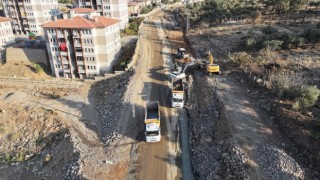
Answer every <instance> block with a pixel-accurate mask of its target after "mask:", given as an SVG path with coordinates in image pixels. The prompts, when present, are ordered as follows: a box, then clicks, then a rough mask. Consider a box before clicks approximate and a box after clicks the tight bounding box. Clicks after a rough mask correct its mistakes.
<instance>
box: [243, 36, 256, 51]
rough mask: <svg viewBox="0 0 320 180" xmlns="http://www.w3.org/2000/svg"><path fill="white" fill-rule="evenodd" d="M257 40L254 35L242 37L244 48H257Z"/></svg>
mask: <svg viewBox="0 0 320 180" xmlns="http://www.w3.org/2000/svg"><path fill="white" fill-rule="evenodd" d="M258 44H259V43H258V41H257V40H256V39H255V38H254V37H245V38H244V48H245V49H246V50H255V49H257V48H258V46H259V45H258Z"/></svg>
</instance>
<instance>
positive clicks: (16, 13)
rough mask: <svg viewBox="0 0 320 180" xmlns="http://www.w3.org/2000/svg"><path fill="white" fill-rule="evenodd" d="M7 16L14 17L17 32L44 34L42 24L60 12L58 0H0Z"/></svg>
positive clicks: (14, 30)
mask: <svg viewBox="0 0 320 180" xmlns="http://www.w3.org/2000/svg"><path fill="white" fill-rule="evenodd" d="M0 1H1V2H2V5H3V10H4V13H5V16H6V17H9V18H11V19H12V28H13V32H14V33H15V34H27V33H28V32H32V33H35V34H36V35H40V36H41V35H44V33H43V29H42V28H41V27H40V25H41V24H44V23H46V22H50V21H52V20H53V18H54V16H56V15H58V14H59V4H58V0H0Z"/></svg>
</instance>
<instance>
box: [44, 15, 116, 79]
mask: <svg viewBox="0 0 320 180" xmlns="http://www.w3.org/2000/svg"><path fill="white" fill-rule="evenodd" d="M42 27H43V29H44V32H45V37H46V41H47V51H48V54H49V59H50V65H51V70H52V72H53V74H54V76H56V77H66V78H75V77H79V78H88V77H92V76H96V75H103V74H104V73H105V72H108V71H110V70H111V68H112V65H113V63H114V60H115V59H116V57H117V56H118V55H119V52H120V48H121V40H120V21H119V20H116V19H111V18H106V17H102V16H91V15H90V13H89V14H88V17H86V16H75V17H73V18H70V19H59V20H57V21H53V22H49V23H46V24H44V25H42Z"/></svg>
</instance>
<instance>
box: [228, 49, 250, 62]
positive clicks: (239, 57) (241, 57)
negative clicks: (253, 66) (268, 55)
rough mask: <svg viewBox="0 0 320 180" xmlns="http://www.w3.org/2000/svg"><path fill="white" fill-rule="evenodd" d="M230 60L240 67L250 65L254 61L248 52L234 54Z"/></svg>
mask: <svg viewBox="0 0 320 180" xmlns="http://www.w3.org/2000/svg"><path fill="white" fill-rule="evenodd" d="M229 58H230V59H231V60H232V61H233V62H234V63H237V64H240V65H247V64H250V63H251V62H252V60H253V58H252V56H251V55H250V54H248V53H246V52H240V53H235V54H232V55H231V56H230V57H229Z"/></svg>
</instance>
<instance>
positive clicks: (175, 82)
mask: <svg viewBox="0 0 320 180" xmlns="http://www.w3.org/2000/svg"><path fill="white" fill-rule="evenodd" d="M172 90H173V91H183V87H182V79H172Z"/></svg>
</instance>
